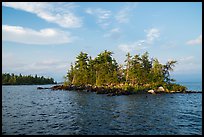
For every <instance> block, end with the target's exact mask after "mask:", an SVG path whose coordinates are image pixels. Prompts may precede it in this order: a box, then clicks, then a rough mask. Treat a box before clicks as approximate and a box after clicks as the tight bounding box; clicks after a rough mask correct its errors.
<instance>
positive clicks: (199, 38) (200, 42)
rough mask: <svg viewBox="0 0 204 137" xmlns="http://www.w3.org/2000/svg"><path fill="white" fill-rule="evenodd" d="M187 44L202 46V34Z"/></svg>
mask: <svg viewBox="0 0 204 137" xmlns="http://www.w3.org/2000/svg"><path fill="white" fill-rule="evenodd" d="M186 44H188V45H201V44H202V34H201V35H200V36H199V37H198V38H196V39H193V40H189V41H188V42H187V43H186Z"/></svg>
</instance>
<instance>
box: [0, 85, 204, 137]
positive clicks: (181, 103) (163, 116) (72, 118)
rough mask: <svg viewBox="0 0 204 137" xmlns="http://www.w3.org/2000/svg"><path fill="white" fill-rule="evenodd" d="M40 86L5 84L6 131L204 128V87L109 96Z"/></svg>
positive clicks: (137, 131)
mask: <svg viewBox="0 0 204 137" xmlns="http://www.w3.org/2000/svg"><path fill="white" fill-rule="evenodd" d="M48 87H49V86H48ZM36 88H37V86H2V134H5V135H7V134H14V135H18V134H26V135H31V134H32V135H33V134H40V135H42V134H60V135H73V134H77V135H86V134H89V135H104V134H109V135H112V134H113V135H116V134H117V135H118V134H119V135H120V134H121V135H127V134H130V135H183V134H184V135H195V134H196V135H197V134H199V135H201V134H202V103H201V102H202V94H201V93H191V94H157V95H151V94H148V95H144V94H143V95H142V94H141V95H129V96H106V95H101V94H95V93H92V92H88V93H87V92H79V91H78V92H77V91H51V90H48V89H45V90H36Z"/></svg>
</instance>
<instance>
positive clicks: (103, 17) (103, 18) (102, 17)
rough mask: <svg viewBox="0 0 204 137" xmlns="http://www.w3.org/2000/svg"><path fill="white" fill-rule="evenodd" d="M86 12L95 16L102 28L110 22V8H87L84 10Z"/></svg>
mask: <svg viewBox="0 0 204 137" xmlns="http://www.w3.org/2000/svg"><path fill="white" fill-rule="evenodd" d="M85 12H86V13H87V14H90V15H93V16H95V17H96V18H97V23H98V24H99V25H100V26H101V27H102V28H107V26H109V25H110V24H111V22H112V21H111V20H110V19H111V18H110V17H111V16H112V12H111V11H110V10H105V9H101V8H87V9H86V10H85Z"/></svg>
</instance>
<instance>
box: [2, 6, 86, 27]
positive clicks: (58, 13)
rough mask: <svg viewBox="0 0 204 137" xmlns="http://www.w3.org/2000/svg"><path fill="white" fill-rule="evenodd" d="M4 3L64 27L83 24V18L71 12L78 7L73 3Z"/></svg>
mask: <svg viewBox="0 0 204 137" xmlns="http://www.w3.org/2000/svg"><path fill="white" fill-rule="evenodd" d="M2 5H3V6H6V7H11V8H14V9H17V10H23V11H26V12H30V13H33V14H36V15H37V16H38V17H40V18H41V19H44V20H46V21H48V22H51V23H56V24H58V25H59V26H61V27H64V28H78V27H81V25H82V20H81V18H79V17H77V16H76V15H74V13H72V12H71V9H73V8H74V7H76V6H74V5H73V3H56V2H54V3H52V2H3V3H2Z"/></svg>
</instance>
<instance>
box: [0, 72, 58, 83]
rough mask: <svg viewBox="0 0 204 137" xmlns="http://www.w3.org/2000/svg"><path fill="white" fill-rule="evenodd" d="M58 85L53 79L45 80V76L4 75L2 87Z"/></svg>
mask: <svg viewBox="0 0 204 137" xmlns="http://www.w3.org/2000/svg"><path fill="white" fill-rule="evenodd" d="M43 84H56V82H55V81H54V79H53V78H45V77H43V76H37V75H35V76H34V77H33V76H31V75H25V76H22V75H21V74H19V75H15V74H13V73H12V74H9V73H2V85H43Z"/></svg>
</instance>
